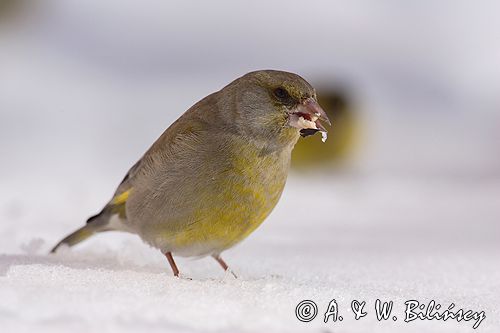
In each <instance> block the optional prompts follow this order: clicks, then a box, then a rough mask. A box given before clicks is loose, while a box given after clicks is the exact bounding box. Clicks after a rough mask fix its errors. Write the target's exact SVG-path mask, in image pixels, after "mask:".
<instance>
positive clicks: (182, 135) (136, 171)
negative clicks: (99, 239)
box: [108, 94, 215, 216]
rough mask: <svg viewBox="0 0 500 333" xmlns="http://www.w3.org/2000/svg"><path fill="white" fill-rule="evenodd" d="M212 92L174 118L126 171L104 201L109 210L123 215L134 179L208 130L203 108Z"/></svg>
mask: <svg viewBox="0 0 500 333" xmlns="http://www.w3.org/2000/svg"><path fill="white" fill-rule="evenodd" d="M213 98H215V94H212V95H209V96H207V97H206V98H205V99H203V100H201V101H200V102H198V103H197V104H195V105H194V106H193V107H191V108H190V109H189V110H188V111H186V112H185V113H184V114H183V115H182V116H181V117H179V119H177V120H176V121H175V122H174V123H173V124H172V125H171V126H170V127H168V128H167V129H166V130H165V131H164V132H163V134H162V135H161V136H160V137H159V138H158V139H157V140H156V141H155V143H153V145H152V146H151V147H150V148H149V149H148V150H147V151H146V153H145V154H144V155H143V156H142V158H141V159H140V160H139V161H137V162H136V163H135V164H134V165H133V166H132V168H130V170H129V171H128V172H127V174H126V175H125V177H124V178H123V180H122V181H121V183H120V185H119V186H118V188H117V189H116V191H115V194H114V195H113V198H112V199H111V200H110V202H109V203H108V207H109V208H111V209H112V211H114V212H117V213H119V214H121V215H123V216H125V215H124V214H125V204H126V202H127V199H128V197H129V194H130V193H131V192H132V191H133V190H134V184H135V183H136V181H137V179H138V178H140V177H141V176H143V175H145V174H150V173H151V170H154V169H155V167H158V165H160V164H166V163H167V164H168V163H172V162H174V163H175V161H176V160H177V159H179V158H181V157H182V156H181V155H183V154H184V153H185V152H186V151H189V150H192V149H194V148H193V147H194V146H196V142H197V141H198V140H199V138H200V137H201V133H202V132H204V131H207V130H209V125H208V124H209V121H208V117H209V116H208V115H207V113H208V112H207V111H210V110H207V109H211V108H213V103H211V102H212V99H213Z"/></svg>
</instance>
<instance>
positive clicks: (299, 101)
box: [227, 70, 330, 143]
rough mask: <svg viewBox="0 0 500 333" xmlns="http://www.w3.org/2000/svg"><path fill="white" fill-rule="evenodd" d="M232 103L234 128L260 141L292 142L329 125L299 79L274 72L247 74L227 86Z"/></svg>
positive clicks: (298, 77) (314, 97) (311, 93)
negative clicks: (236, 125) (235, 112)
mask: <svg viewBox="0 0 500 333" xmlns="http://www.w3.org/2000/svg"><path fill="white" fill-rule="evenodd" d="M227 88H232V89H230V90H231V91H232V94H231V95H233V97H234V98H235V100H234V102H235V103H236V110H237V115H236V117H237V119H236V121H237V122H238V127H239V128H240V129H241V130H243V131H245V132H246V133H249V134H251V135H253V136H256V137H260V138H268V139H273V138H278V139H279V140H280V141H283V143H286V141H287V140H289V141H293V143H295V142H296V140H297V139H298V137H299V135H301V136H303V137H305V136H309V135H313V134H315V133H316V132H322V134H323V139H325V137H326V132H327V131H326V129H325V127H324V126H323V124H322V123H321V121H324V122H325V123H327V124H328V125H330V120H329V119H328V117H327V115H326V113H325V111H323V109H322V108H321V107H320V106H319V104H318V102H317V100H316V92H315V91H314V88H313V87H311V85H310V84H309V83H308V82H307V81H306V80H304V79H303V78H301V77H300V76H298V75H296V74H293V73H288V72H283V71H275V70H263V71H256V72H251V73H248V74H246V75H244V76H243V77H241V78H239V79H237V80H236V81H234V82H233V83H231V84H230V85H229V86H228V87H227Z"/></svg>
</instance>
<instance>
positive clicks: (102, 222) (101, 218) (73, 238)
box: [50, 211, 110, 253]
mask: <svg viewBox="0 0 500 333" xmlns="http://www.w3.org/2000/svg"><path fill="white" fill-rule="evenodd" d="M108 221H109V216H108V214H106V213H105V212H104V211H103V212H101V213H99V214H97V215H95V216H92V217H91V218H89V219H88V220H87V224H86V225H85V226H83V227H81V228H80V229H78V230H76V231H75V232H73V233H71V234H69V235H68V236H66V237H65V238H64V239H63V240H61V241H60V242H59V243H57V245H56V246H54V248H53V249H52V250H50V253H54V252H56V251H57V249H58V248H59V247H60V246H62V245H67V246H73V245H76V244H78V243H80V242H82V241H84V240H86V239H87V238H89V237H91V236H93V235H95V234H96V233H98V232H103V231H108V230H110V229H109V228H107V227H106V226H107V224H108Z"/></svg>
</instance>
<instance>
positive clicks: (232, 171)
mask: <svg viewBox="0 0 500 333" xmlns="http://www.w3.org/2000/svg"><path fill="white" fill-rule="evenodd" d="M315 99H316V96H315V92H314V89H313V88H312V87H311V86H310V85H309V84H308V83H307V82H306V81H305V80H304V79H302V78H301V77H299V76H298V75H295V74H292V73H287V72H281V71H257V72H252V73H248V74H246V75H244V76H243V77H241V78H239V79H237V80H235V81H233V82H231V83H230V84H229V85H227V86H226V87H224V88H223V89H221V90H220V91H218V92H216V93H213V94H211V95H209V96H207V97H205V98H204V99H202V100H201V101H199V102H198V103H196V104H195V105H194V106H192V107H191V108H190V109H189V110H187V111H186V112H185V113H184V114H183V115H182V116H181V117H180V118H179V119H178V120H177V121H175V122H174V123H173V124H172V125H171V126H170V127H169V128H168V129H167V130H166V131H165V132H164V133H163V134H162V135H161V136H160V138H158V140H157V141H156V142H155V143H154V144H153V145H152V146H151V148H150V149H149V150H148V151H147V152H146V153H145V154H144V156H143V157H142V158H141V159H140V160H139V161H138V162H137V163H136V164H135V165H134V166H133V167H132V168H131V169H130V171H129V172H128V174H127V175H126V177H125V178H124V180H123V181H122V183H121V184H120V185H119V186H118V189H117V190H116V192H115V195H114V196H113V198H112V199H111V201H110V202H109V203H108V204H107V205H106V206H105V207H104V209H103V210H102V211H101V213H100V214H98V215H96V216H94V217H92V218H91V219H89V221H88V223H87V225H86V226H84V227H83V228H81V229H79V230H78V231H76V232H75V233H73V234H72V235H70V236H68V237H67V238H65V239H64V240H62V241H61V242H60V243H59V244H58V245H57V246H56V247H55V248H54V249H53V251H55V250H56V249H57V248H58V247H59V246H60V245H62V244H67V245H73V244H76V243H78V242H79V241H81V240H83V239H86V238H87V237H89V236H91V235H93V234H95V233H96V232H100V231H108V230H120V231H127V232H131V233H135V234H138V235H139V236H140V237H141V238H142V239H143V240H144V241H145V242H147V243H149V244H151V245H152V246H154V247H156V248H158V249H160V250H161V251H162V252H164V253H169V254H170V253H173V254H177V255H181V256H205V255H213V256H214V257H216V258H219V254H220V253H221V252H222V251H224V250H226V249H228V248H230V247H232V246H234V245H235V244H236V243H238V242H239V241H241V240H242V239H244V238H245V237H246V236H248V235H249V234H250V233H251V232H252V231H253V230H255V228H256V227H258V226H259V225H260V224H261V223H262V222H263V221H264V219H265V218H266V217H267V216H268V215H269V213H270V212H271V210H272V209H273V208H274V206H275V205H276V203H277V202H278V199H279V197H280V195H281V193H282V191H283V188H284V185H285V182H286V178H287V173H288V168H289V163H290V157H291V151H292V149H293V146H294V145H295V143H296V142H297V140H298V139H299V136H300V130H301V129H306V128H308V129H309V130H311V129H312V133H314V132H315V131H317V129H316V124H318V126H319V122H318V121H317V119H323V120H326V121H328V120H327V119H325V118H326V116H325V115H324V114H320V113H321V111H322V110H321V109H320V108H319V106H317V104H315ZM307 103H309V104H307ZM313 104H314V105H313ZM312 107H315V109H314V110H313V109H312ZM301 117H302V118H301ZM292 118H293V119H292ZM304 119H305V120H309V122H307V121H305V120H304ZM292 120H293V121H292ZM297 121H298V123H297ZM297 124H299V125H297ZM318 128H319V127H318ZM309 134H311V133H309ZM221 265H222V263H221ZM174 272H175V270H174Z"/></svg>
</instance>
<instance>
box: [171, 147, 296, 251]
mask: <svg viewBox="0 0 500 333" xmlns="http://www.w3.org/2000/svg"><path fill="white" fill-rule="evenodd" d="M238 147H239V149H235V148H234V147H229V148H230V150H229V152H226V156H225V157H224V159H225V162H224V163H221V161H219V165H218V166H214V165H207V170H211V172H212V174H211V176H209V175H207V176H208V177H204V178H205V179H204V181H203V182H202V183H203V186H202V188H201V187H200V188H199V189H198V190H199V193H198V198H197V201H196V202H195V203H194V205H195V209H194V210H193V211H192V215H191V216H190V217H189V219H190V222H189V224H188V226H187V227H186V228H184V229H183V230H179V232H177V233H176V234H175V236H174V238H173V243H174V245H175V248H177V252H181V253H180V254H181V255H182V252H183V251H182V250H183V249H184V250H185V252H186V253H185V254H186V255H193V254H192V253H191V252H190V251H191V250H193V249H198V248H201V249H203V251H206V252H219V251H222V250H224V249H227V248H229V247H231V246H233V245H235V244H236V243H238V242H239V241H241V240H242V239H244V238H245V237H247V236H248V235H249V234H250V233H251V232H252V231H254V230H255V229H256V228H257V227H258V226H259V225H260V224H261V223H262V222H263V221H264V219H265V218H266V217H267V216H268V215H269V214H270V212H271V211H272V209H273V208H274V207H275V205H276V204H277V202H278V200H279V198H280V196H281V193H282V191H283V188H284V186H285V182H286V178H287V174H288V167H289V163H290V150H276V151H271V152H266V153H263V150H262V149H261V148H259V147H252V146H249V145H246V146H245V145H244V146H242V145H238ZM242 147H243V148H242ZM207 163H208V164H210V163H211V162H210V161H208V162H207ZM205 180H208V182H205ZM203 244H207V247H208V248H204V247H203ZM193 246H194V247H193ZM212 248H213V249H212ZM196 251H198V250H196ZM206 254H208V253H206ZM194 255H203V254H201V253H198V254H194Z"/></svg>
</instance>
